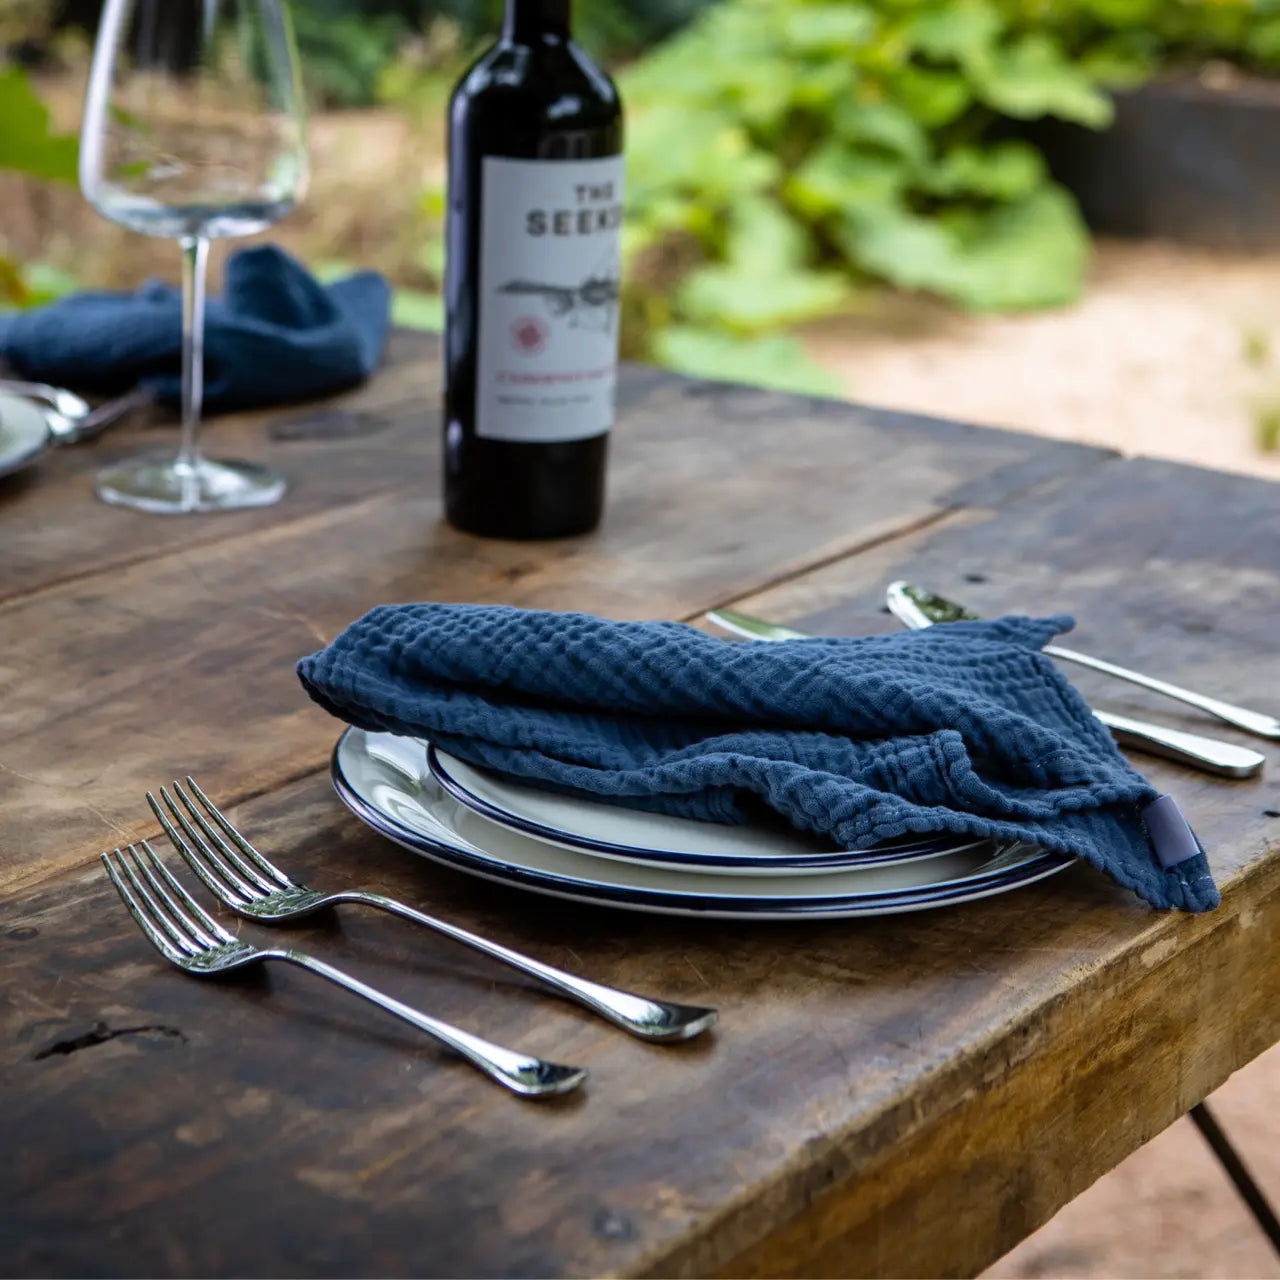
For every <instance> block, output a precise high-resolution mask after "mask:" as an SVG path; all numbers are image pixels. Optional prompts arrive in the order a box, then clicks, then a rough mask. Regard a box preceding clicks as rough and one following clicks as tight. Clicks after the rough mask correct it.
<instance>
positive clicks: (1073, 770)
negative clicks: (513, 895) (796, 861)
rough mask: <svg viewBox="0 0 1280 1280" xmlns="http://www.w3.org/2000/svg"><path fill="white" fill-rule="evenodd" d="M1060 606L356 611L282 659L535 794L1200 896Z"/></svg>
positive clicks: (333, 708) (1204, 874) (1209, 886)
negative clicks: (941, 837) (1068, 859)
mask: <svg viewBox="0 0 1280 1280" xmlns="http://www.w3.org/2000/svg"><path fill="white" fill-rule="evenodd" d="M1071 625H1072V623H1071V620H1070V619H1069V618H1047V619H1032V618H1012V617H1010V618H998V619H995V620H993V621H987V622H963V623H953V624H949V625H945V626H934V627H930V628H928V629H927V630H924V631H916V632H902V633H900V634H895V635H889V636H869V637H861V638H847V639H812V640H791V641H785V642H783V643H770V644H761V643H746V644H740V643H732V642H729V641H725V640H719V639H716V638H714V637H711V636H708V635H705V634H703V633H702V632H700V631H697V630H695V629H694V628H692V627H687V626H684V625H682V624H679V623H667V622H643V623H631V622H610V621H606V620H604V619H601V618H595V617H590V616H588V615H585V614H556V613H544V612H536V611H524V610H518V609H511V608H506V607H500V606H481V605H447V604H406V605H386V606H382V607H380V608H377V609H374V610H372V611H371V612H370V613H368V614H366V615H365V616H364V617H363V618H361V619H359V620H358V621H356V622H355V623H353V624H352V625H351V626H349V627H348V628H347V629H346V630H345V631H343V632H342V634H341V635H339V636H338V637H337V639H336V640H334V641H333V643H332V644H330V645H328V646H327V647H326V648H324V649H322V650H320V651H319V652H318V653H315V654H312V655H310V656H309V657H306V658H303V659H302V661H301V662H300V663H299V664H298V674H299V676H300V678H301V680H302V683H303V686H304V687H305V688H306V690H307V692H308V693H309V694H310V695H311V697H312V698H314V699H315V700H316V701H317V702H318V703H319V704H320V705H321V706H323V707H325V708H326V709H327V710H329V711H330V712H331V713H332V714H334V715H336V716H338V717H340V718H341V719H343V720H346V721H348V722H350V723H352V724H356V725H359V726H361V727H362V728H365V729H370V730H386V731H390V732H392V733H400V734H407V735H410V736H419V737H426V738H429V739H431V740H432V741H434V742H436V743H438V744H439V745H440V746H441V747H443V748H445V749H446V750H448V751H450V752H453V753H454V754H456V755H458V756H460V757H461V758H463V759H465V760H469V761H471V762H472V763H474V764H478V765H484V766H487V767H489V768H492V769H497V770H500V771H502V772H504V773H506V774H508V775H511V776H514V777H518V778H521V779H525V780H528V781H530V782H532V783H534V784H536V785H539V786H543V787H546V788H549V789H553V790H561V791H572V792H577V793H581V794H587V795H590V796H593V797H596V798H599V799H601V800H605V801H610V802H613V803H616V804H623V805H630V806H633V807H641V808H647V809H654V810H658V811H660V812H664V813H673V814H679V815H683V816H686V817H693V818H701V819H705V820H709V821H717V822H730V823H733V822H738V823H741V822H747V821H751V820H753V818H757V817H759V816H760V813H761V812H762V810H763V809H768V810H772V811H773V812H774V813H776V814H778V815H780V816H781V817H782V818H784V819H786V820H787V821H788V822H790V823H791V824H792V825H794V826H796V827H798V828H800V829H802V830H805V831H810V832H814V833H816V834H818V835H821V836H825V837H828V838H829V839H831V840H833V841H834V842H835V843H836V844H837V845H839V846H840V847H842V848H846V849H856V848H865V847H868V846H870V845H873V844H876V843H878V842H880V841H884V840H888V839H892V838H894V837H897V836H901V835H904V834H907V833H911V832H918V833H924V832H954V833H957V834H972V835H978V836H993V837H1000V838H1011V839H1023V840H1028V841H1031V842H1032V843H1035V844H1039V845H1043V846H1045V847H1046V848H1049V849H1055V850H1059V851H1062V852H1066V853H1071V854H1074V855H1076V856H1077V857H1080V858H1083V859H1084V860H1086V861H1087V862H1089V863H1091V864H1092V865H1093V866H1095V867H1097V868H1098V869H1099V870H1101V871H1104V872H1106V873H1107V874H1109V875H1110V876H1112V877H1113V878H1114V879H1115V880H1117V881H1119V883H1121V884H1122V885H1125V886H1126V887H1127V888H1129V889H1132V890H1133V891H1134V892H1136V893H1138V894H1139V895H1140V896H1141V897H1143V898H1144V899H1146V901H1147V902H1149V903H1151V904H1152V905H1153V906H1159V907H1177V908H1181V909H1183V910H1188V911H1203V910H1207V909H1209V908H1211V907H1214V906H1216V905H1217V903H1218V892H1217V889H1216V887H1215V886H1214V883H1213V879H1212V876H1211V875H1210V872H1209V866H1208V862H1207V860H1206V858H1205V856H1204V852H1203V849H1201V850H1200V852H1199V853H1198V854H1197V855H1195V856H1193V857H1191V858H1189V859H1187V860H1186V861H1183V862H1180V863H1178V864H1177V865H1175V866H1172V867H1168V868H1165V867H1162V866H1161V865H1160V863H1159V861H1158V860H1157V858H1156V857H1155V855H1154V852H1153V849H1152V846H1151V842H1150V839H1149V838H1148V835H1147V832H1146V830H1145V828H1144V825H1143V822H1142V817H1141V810H1142V809H1143V808H1144V807H1145V806H1146V805H1147V804H1149V803H1151V802H1152V801H1153V800H1155V799H1156V795H1157V793H1156V791H1155V790H1154V788H1152V786H1151V785H1150V784H1149V783H1148V782H1147V781H1146V780H1145V779H1144V778H1143V777H1142V776H1141V775H1140V774H1138V773H1137V772H1136V771H1135V770H1133V769H1132V768H1131V767H1130V766H1129V764H1128V763H1127V762H1126V761H1125V759H1124V758H1123V757H1122V756H1121V755H1120V753H1119V751H1118V750H1117V749H1116V746H1115V743H1114V742H1113V741H1112V739H1111V736H1110V734H1108V733H1107V731H1106V729H1104V728H1103V726H1102V725H1101V724H1100V723H1099V721H1098V720H1097V718H1096V717H1095V716H1094V715H1093V714H1092V713H1091V712H1090V710H1089V708H1088V706H1087V705H1086V704H1085V702H1084V701H1083V699H1082V698H1081V697H1080V695H1079V694H1078V693H1077V692H1076V691H1075V689H1073V688H1072V686H1071V685H1070V684H1069V683H1068V682H1067V680H1066V679H1065V678H1064V677H1063V675H1062V674H1061V672H1060V671H1059V670H1058V668H1057V667H1056V666H1055V665H1054V663H1053V662H1052V661H1050V660H1049V659H1048V658H1046V657H1045V656H1044V655H1043V654H1042V653H1040V649H1041V648H1042V647H1043V646H1044V645H1045V644H1046V643H1047V642H1048V641H1049V640H1050V639H1051V638H1052V637H1053V636H1055V635H1057V634H1058V633H1059V632H1061V631H1064V630H1067V629H1069V628H1070V626H1071Z"/></svg>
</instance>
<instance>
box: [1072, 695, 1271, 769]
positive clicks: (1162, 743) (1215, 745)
mask: <svg viewBox="0 0 1280 1280" xmlns="http://www.w3.org/2000/svg"><path fill="white" fill-rule="evenodd" d="M1093 714H1094V715H1095V716H1097V717H1098V719H1099V720H1101V721H1102V723H1103V724H1105V725H1106V726H1107V728H1108V729H1110V730H1111V736H1112V737H1113V738H1114V739H1115V740H1116V742H1117V743H1119V744H1120V746H1122V747H1132V748H1133V749H1134V750H1135V751H1145V752H1146V753H1147V754H1148V755H1153V756H1161V757H1163V758H1164V759H1166V760H1176V761H1177V762H1178V763H1179V764H1185V765H1190V766H1191V768H1193V769H1204V770H1207V771H1208V772H1209V773H1216V774H1218V775H1220V776H1221V777H1224V778H1252V777H1253V776H1254V775H1255V774H1258V773H1261V771H1262V766H1263V764H1264V763H1265V762H1266V757H1265V756H1263V755H1261V754H1260V753H1259V752H1257V751H1253V750H1251V749H1250V748H1249V747H1237V746H1236V745H1235V743H1233V742H1220V741H1218V739H1216V738H1202V737H1200V735H1199V734H1196V733H1183V732H1182V731H1181V730H1180V729H1167V728H1165V726H1164V725H1159V724H1150V723H1148V722H1147V721H1146V720H1130V719H1129V717H1128V716H1117V715H1112V714H1111V712H1109V711H1095V712H1094V713H1093Z"/></svg>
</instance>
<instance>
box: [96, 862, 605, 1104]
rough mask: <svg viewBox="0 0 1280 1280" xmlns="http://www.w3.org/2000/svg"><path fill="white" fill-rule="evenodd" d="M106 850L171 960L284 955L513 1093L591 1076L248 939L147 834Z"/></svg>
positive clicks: (229, 964) (118, 880)
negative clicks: (188, 884) (195, 893)
mask: <svg viewBox="0 0 1280 1280" xmlns="http://www.w3.org/2000/svg"><path fill="white" fill-rule="evenodd" d="M100 856H101V858H102V863H103V865H104V866H105V867H106V869H107V875H108V876H110V877H111V883H112V884H113V885H115V887H116V891H117V892H118V893H119V894H120V897H121V899H122V901H123V902H124V905H125V906H126V907H127V908H128V909H129V914H130V915H131V916H132V917H133V919H134V922H135V923H136V924H137V926H138V928H139V929H141V930H142V932H143V934H144V935H145V936H146V938H147V940H148V941H149V942H150V943H151V944H152V946H154V947H155V949H156V950H157V951H159V952H160V954H161V955H162V956H164V958H165V959H166V960H169V961H171V962H172V963H173V964H175V965H177V967H178V968H179V969H182V970H183V971H184V972H186V973H193V974H196V975H197V976H199V977H208V976H209V975H211V974H217V973H225V972H227V971H228V970H230V969H240V968H244V967H245V966H247V965H252V964H260V963H262V962H264V961H267V960H284V961H286V962H287V963H289V964H296V965H298V966H299V967H300V968H303V969H308V970H310V971H311V972H312V973H318V974H319V975H320V976H321V977H322V978H328V979H329V981H330V982H336V983H337V984H338V986H340V987H345V988H346V989H347V990H348V991H351V992H354V993H355V994H356V995H358V996H363V997H364V998H365V999H366V1000H369V1001H372V1003H374V1004H376V1005H377V1006H378V1007H379V1008H380V1009H385V1010H386V1011H387V1012H388V1013H391V1014H394V1015H395V1016H396V1017H397V1018H401V1019H403V1020H404V1021H405V1022H407V1023H409V1024H410V1025H411V1026H415V1027H417V1028H418V1030H419V1031H425V1032H426V1033H427V1035H429V1036H430V1037H431V1038H432V1039H433V1040H437V1041H439V1042H440V1043H441V1044H443V1045H447V1046H448V1047H449V1048H450V1049H452V1050H453V1051H454V1052H455V1053H457V1054H460V1055H461V1056H462V1057H464V1058H465V1059H466V1060H467V1061H468V1062H470V1063H471V1064H472V1065H473V1066H476V1067H479V1068H480V1070H481V1071H483V1072H484V1073H485V1074H486V1075H488V1076H491V1077H492V1078H493V1079H494V1080H496V1081H497V1082H498V1083H499V1084H501V1085H505V1086H506V1087H507V1088H508V1089H510V1090H511V1091H512V1092H513V1093H519V1094H522V1095H524V1096H526V1097H545V1096H548V1095H550V1094H556V1093H567V1092H568V1091H569V1090H570V1089H574V1088H576V1087H577V1086H578V1085H579V1084H581V1083H582V1081H583V1080H584V1079H585V1078H586V1074H587V1073H586V1070H585V1069H584V1068H582V1067H569V1066H565V1065H563V1064H562V1063H558V1062H544V1061H543V1060H542V1059H541V1058H533V1057H530V1056H529V1055H528V1054H523V1053H516V1052H514V1051H513V1050H511V1049H504V1048H502V1047H501V1046H500V1045H496V1044H490V1043H489V1041H487V1040H482V1039H481V1038H480V1037H479V1036H475V1035H472V1034H471V1033H470V1032H469V1031H462V1030H460V1029H459V1028H458V1027H453V1026H450V1025H449V1024H448V1023H447V1022H441V1021H440V1020H439V1019H437V1018H432V1017H429V1016H428V1015H427V1014H425V1013H419V1012H418V1010H417V1009H412V1008H410V1007H409V1006H408V1005H407V1004H402V1003H401V1002H400V1001H399V1000H395V999H393V998H392V997H391V996H389V995H386V994H384V993H383V992H381V991H377V990H375V989H374V988H373V987H370V986H367V985H366V984H365V983H363V982H361V981H359V979H357V978H353V977H352V976H351V975H350V974H348V973H343V971H342V970H341V969H335V968H334V967H333V966H332V965H330V964H326V963H325V962H324V961H323V960H317V959H316V958H315V956H309V955H307V954H305V953H304V952H302V951H294V950H293V949H291V948H278V947H271V948H267V949H263V948H258V947H252V946H250V945H249V944H248V943H247V942H242V941H241V940H240V939H238V938H236V937H233V936H232V935H231V934H230V933H228V932H227V931H226V930H225V929H224V928H223V927H222V926H221V925H220V924H218V922H217V921H216V920H214V919H213V918H212V917H211V916H210V915H208V914H207V913H206V912H205V911H203V910H202V909H201V907H200V905H199V904H198V903H197V902H196V901H195V899H194V898H192V897H191V895H190V894H189V893H188V892H187V891H186V890H185V889H184V888H183V887H182V885H180V884H179V883H178V881H177V880H176V879H175V878H174V877H173V875H172V873H171V872H170V871H169V869H168V867H166V866H165V865H164V863H163V862H161V861H160V859H159V858H158V857H157V856H156V853H155V850H153V849H152V848H151V846H150V845H149V844H148V843H147V842H146V841H145V840H143V841H141V842H140V848H138V847H135V846H134V845H129V846H128V852H127V855H126V854H125V853H122V852H121V851H120V850H119V849H115V850H114V851H113V852H112V853H109V854H108V853H103V854H101V855H100Z"/></svg>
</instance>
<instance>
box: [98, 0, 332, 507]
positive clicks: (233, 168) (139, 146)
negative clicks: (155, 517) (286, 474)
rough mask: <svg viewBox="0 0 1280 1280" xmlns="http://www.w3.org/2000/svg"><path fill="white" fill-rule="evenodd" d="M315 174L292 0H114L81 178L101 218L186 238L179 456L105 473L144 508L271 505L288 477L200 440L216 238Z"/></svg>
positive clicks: (115, 492) (102, 488) (241, 230)
mask: <svg viewBox="0 0 1280 1280" xmlns="http://www.w3.org/2000/svg"><path fill="white" fill-rule="evenodd" d="M306 182H307V152H306V124H305V117H304V108H303V96H302V88H301V84H300V79H299V72H298V58H297V52H296V50H295V47H294V40H293V30H292V26H291V23H290V18H289V12H288V10H287V8H285V6H284V3H283V0H107V3H106V6H105V8H104V10H103V15H102V25H101V27H100V29H99V32H98V41H97V46H96V48H95V51H94V57H93V69H92V71H91V73H90V77H89V91H88V95H87V97H86V100H85V109H84V123H83V126H82V129H81V139H80V187H81V190H82V191H83V192H84V194H85V197H86V198H87V199H88V201H89V203H90V204H92V205H93V207H94V208H95V209H97V211H98V212H99V213H100V214H102V216H103V217H105V218H108V219H110V220H111V221H112V222H117V223H119V224H121V225H122V226H125V227H129V228H130V229H131V230H134V231H141V232H143V233H144V234H145V235H152V236H163V237H165V238H168V239H173V240H177V241H178V243H179V244H180V245H181V246H182V258H183V280H182V339H183V340H182V437H181V444H180V447H179V450H178V456H177V457H176V458H154V457H153V458H149V459H147V458H144V459H141V460H134V461H132V462H128V463H124V464H121V465H118V466H114V467H111V468H109V469H107V470H105V471H103V472H101V473H100V474H99V476H98V478H97V484H96V487H97V492H98V496H99V497H101V498H103V499H104V500H105V501H107V502H114V503H119V504H120V505H122V506H127V507H135V508H137V509H139V510H141V511H154V512H160V513H166V514H168V513H181V512H189V511H225V510H231V509H235V508H238V507H258V506H266V505H268V504H269V503H272V502H275V501H276V500H277V499H279V497H280V496H281V494H283V493H284V489H285V482H284V480H283V478H281V477H280V476H278V475H277V474H276V473H275V472H273V471H270V470H268V469H267V468H266V467H263V466H260V465H258V464H256V463H251V462H231V461H227V462H214V461H212V460H210V459H208V458H204V457H202V456H201V454H200V451H199V449H198V447H197V444H196V437H197V432H198V429H199V426H200V410H201V403H202V400H203V392H204V316H205V292H206V279H207V274H208V260H209V242H210V240H213V239H218V238H222V237H228V236H247V235H253V234H254V233H255V232H258V231H262V230H264V229H265V228H267V227H269V226H271V225H272V223H274V222H276V221H278V220H279V219H280V218H282V217H284V216H285V214H287V213H288V212H289V211H290V210H291V209H292V208H293V207H294V205H295V204H296V203H297V201H298V200H299V199H300V198H301V197H302V195H303V192H304V190H305V188H306Z"/></svg>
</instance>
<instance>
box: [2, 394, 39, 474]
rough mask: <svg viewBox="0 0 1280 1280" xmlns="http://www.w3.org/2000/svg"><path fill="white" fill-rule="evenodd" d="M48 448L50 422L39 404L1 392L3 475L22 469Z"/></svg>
mask: <svg viewBox="0 0 1280 1280" xmlns="http://www.w3.org/2000/svg"><path fill="white" fill-rule="evenodd" d="M48 447H49V424H48V422H47V421H46V420H45V416H44V413H43V412H42V411H41V409H40V406H39V405H37V404H33V403H32V402H31V401H30V400H24V399H23V398H22V397H21V396H15V395H10V394H9V393H8V392H7V391H0V476H7V475H8V474H9V473H10V472H12V471H21V470H22V468H23V467H26V466H29V465H30V464H31V463H33V462H34V461H35V460H36V459H37V458H38V457H39V456H40V455H41V454H42V453H43V452H44V451H45V450H46V449H47V448H48Z"/></svg>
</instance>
